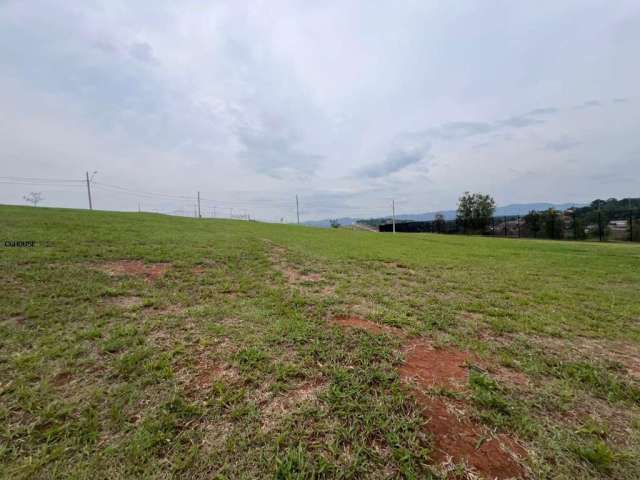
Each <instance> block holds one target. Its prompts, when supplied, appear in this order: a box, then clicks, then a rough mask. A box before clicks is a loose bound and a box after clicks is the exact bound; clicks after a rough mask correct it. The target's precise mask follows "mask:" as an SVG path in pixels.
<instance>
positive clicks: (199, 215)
mask: <svg viewBox="0 0 640 480" xmlns="http://www.w3.org/2000/svg"><path fill="white" fill-rule="evenodd" d="M198 218H202V215H201V214H200V192H198Z"/></svg>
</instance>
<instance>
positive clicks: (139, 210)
mask: <svg viewBox="0 0 640 480" xmlns="http://www.w3.org/2000/svg"><path fill="white" fill-rule="evenodd" d="M140 211H141V210H140V202H138V213H140Z"/></svg>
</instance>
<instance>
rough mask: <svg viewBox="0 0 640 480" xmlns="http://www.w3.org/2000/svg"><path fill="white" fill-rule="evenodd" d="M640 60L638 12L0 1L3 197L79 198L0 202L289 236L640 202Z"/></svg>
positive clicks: (273, 2) (553, 5) (487, 4)
mask: <svg viewBox="0 0 640 480" xmlns="http://www.w3.org/2000/svg"><path fill="white" fill-rule="evenodd" d="M639 57H640V2H638V0H630V1H611V0H606V1H588V0H579V1H575V2H573V1H567V0H563V1H557V0H554V1H535V2H533V1H531V2H513V1H468V2H465V1H451V2H449V1H447V2H442V1H439V2H427V1H422V0H420V1H399V0H394V1H388V2H382V1H371V0H368V1H362V2H358V1H345V0H340V1H335V2H334V1H331V0H329V1H326V0H325V1H322V2H315V1H297V2H293V1H291V2H287V1H277V0H267V1H263V2H262V1H254V2H246V3H245V2H241V1H239V0H233V1H229V2H225V1H220V2H215V1H210V2H202V1H201V0H198V1H196V0H191V1H190V0H187V1H185V0H183V1H180V2H174V1H171V2H165V1H161V0H153V1H151V0H149V1H146V0H144V1H143V0H139V1H135V2H131V1H120V0H108V1H85V0H83V1H76V2H73V1H61V0H60V1H48V0H44V1H38V0H20V1H12V0H9V1H7V0H0V112H1V114H0V167H1V168H0V176H1V177H3V178H0V182H14V183H15V182H16V181H18V180H19V179H15V178H14V179H9V178H6V177H29V178H52V179H61V180H65V181H66V183H63V182H59V184H57V185H55V186H52V185H44V186H32V185H15V184H14V185H12V184H9V183H0V202H1V203H24V202H23V201H22V195H24V194H26V193H28V192H29V191H41V192H43V196H44V197H45V201H44V202H43V205H49V206H68V207H82V208H84V207H86V204H87V200H86V190H84V189H83V187H82V184H81V183H79V182H77V183H76V182H71V181H67V179H68V180H81V179H82V178H84V175H85V171H89V172H90V173H91V172H93V171H96V170H97V171H98V173H97V174H96V175H95V177H94V181H95V182H96V183H95V184H94V203H95V206H96V208H100V209H123V210H135V209H137V207H138V201H141V202H142V207H143V208H144V209H148V210H151V209H158V210H160V211H167V212H168V211H172V210H181V209H184V210H186V211H188V212H193V204H194V201H193V199H192V198H178V197H180V196H183V195H187V196H194V195H195V192H196V191H198V190H200V191H201V192H202V196H203V198H206V199H207V200H206V202H203V210H204V212H205V213H206V214H209V213H212V207H213V206H214V205H215V206H216V207H217V212H216V213H218V214H219V215H220V214H224V215H227V216H228V215H229V213H230V211H229V208H230V207H233V209H234V214H235V213H243V211H244V210H245V209H246V211H247V212H248V213H250V214H251V215H252V216H254V217H257V218H262V219H269V220H274V219H275V220H279V219H280V218H281V217H284V218H285V221H292V220H293V219H294V217H295V195H296V194H298V195H299V196H300V200H301V205H302V210H303V219H317V218H326V217H334V216H346V215H352V216H368V215H383V214H388V211H389V210H390V203H391V199H394V198H395V199H396V202H397V204H398V210H399V212H400V213H410V212H422V211H432V210H439V209H449V208H455V205H456V200H457V198H458V196H459V195H460V194H461V193H462V192H463V191H465V190H470V191H480V192H486V193H490V194H492V195H493V196H494V197H495V199H496V201H497V202H498V204H500V205H505V204H508V203H521V202H531V201H552V202H581V201H590V200H592V199H593V198H595V197H610V196H616V197H624V196H630V195H634V196H640V181H639V179H640V128H639V127H640V96H639V95H638V88H639V85H640V61H639V60H638V59H639ZM25 183H28V182H25ZM114 187H121V188H126V189H131V190H134V191H138V192H150V193H161V194H164V195H167V197H160V196H135V195H134V194H132V193H130V192H129V191H128V190H127V191H125V190H118V189H116V188H114ZM174 196H175V198H174ZM205 207H206V208H205Z"/></svg>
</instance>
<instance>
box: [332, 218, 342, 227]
mask: <svg viewBox="0 0 640 480" xmlns="http://www.w3.org/2000/svg"><path fill="white" fill-rule="evenodd" d="M329 223H330V224H331V228H340V222H338V220H337V219H336V220H329Z"/></svg>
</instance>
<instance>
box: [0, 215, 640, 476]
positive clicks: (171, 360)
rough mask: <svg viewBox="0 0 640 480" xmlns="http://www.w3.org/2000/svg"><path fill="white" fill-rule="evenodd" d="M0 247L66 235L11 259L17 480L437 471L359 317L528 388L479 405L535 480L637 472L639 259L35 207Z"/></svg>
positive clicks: (5, 224) (9, 370) (625, 249)
mask: <svg viewBox="0 0 640 480" xmlns="http://www.w3.org/2000/svg"><path fill="white" fill-rule="evenodd" d="M0 233H1V235H0V237H1V238H0V240H1V241H3V242H4V240H37V241H49V242H51V245H49V246H39V247H36V248H33V249H17V248H2V249H1V250H0V271H1V272H2V279H3V280H2V282H3V286H2V290H0V474H2V475H3V476H6V477H11V478H20V477H32V476H34V477H39V478H51V477H54V476H74V477H78V478H84V477H89V476H90V477H93V478H126V477H131V476H155V477H161V476H167V475H180V476H187V477H202V478H205V477H206V478H212V477H215V476H219V477H220V478H254V477H273V476H274V475H276V476H278V477H279V478H297V477H298V476H302V477H310V476H312V475H317V476H325V477H330V478H333V477H344V478H358V477H362V476H368V477H371V478H386V477H388V476H393V475H397V476H403V477H408V478H411V477H418V478H421V477H424V476H427V475H430V474H431V473H430V472H431V468H430V467H429V447H430V441H429V438H428V437H427V436H425V434H424V433H422V430H421V428H420V425H421V423H422V421H423V419H422V416H421V413H420V409H419V408H418V407H417V406H416V405H415V403H414V401H413V399H412V397H411V395H410V394H409V393H408V391H407V390H406V389H405V388H404V387H402V385H401V384H400V382H399V380H398V377H397V374H396V371H395V368H396V366H397V365H398V364H399V362H401V360H402V358H401V355H400V354H399V353H398V346H399V345H398V341H397V340H395V339H393V338H389V337H386V336H384V335H370V334H368V333H365V332H360V331H340V330H339V329H337V328H328V327H327V324H326V320H327V318H330V317H331V316H333V315H337V314H343V313H351V314H353V313H355V314H358V315H360V316H363V317H366V318H368V319H370V320H373V321H376V322H379V323H386V324H390V325H394V326H397V327H400V328H402V329H404V330H406V331H407V332H408V333H409V334H410V335H425V336H429V337H430V338H433V339H434V341H436V342H438V343H451V344H454V345H457V346H459V347H460V348H466V349H469V350H472V351H474V352H475V353H476V354H478V355H479V356H481V357H482V358H484V359H485V360H486V361H487V362H489V363H490V364H491V363H493V364H495V365H503V366H508V367H509V368H510V369H512V370H513V371H517V372H522V373H524V374H526V375H527V378H528V379H529V383H528V384H526V385H525V386H523V385H521V384H514V383H510V382H509V381H508V379H502V378H499V377H498V376H496V377H495V378H494V380H495V382H492V381H477V378H476V377H473V376H472V379H474V378H475V380H474V381H473V385H472V386H471V387H472V392H473V393H472V395H471V401H472V402H473V405H474V408H475V415H476V416H477V418H478V419H480V420H481V421H483V422H485V423H486V424H488V425H490V426H491V427H492V428H495V429H496V430H501V431H506V432H509V433H511V434H513V435H515V436H517V437H518V438H519V439H521V440H522V441H523V442H524V443H525V444H526V446H527V448H528V450H529V451H530V453H531V455H530V458H529V460H528V466H529V468H530V469H531V471H532V472H533V476H534V477H536V478H602V477H611V478H637V477H636V473H637V471H639V469H640V461H639V460H638V458H639V456H640V413H639V410H640V383H639V382H638V381H637V379H634V378H633V377H631V376H629V375H628V374H627V372H626V370H625V368H624V367H623V365H622V364H621V363H620V361H621V359H622V360H624V359H625V358H627V359H628V358H631V360H634V359H635V360H637V359H638V343H639V341H640V322H639V319H640V295H638V292H639V287H640V247H639V246H638V245H614V244H605V245H601V244H589V243H569V242H546V241H528V240H522V241H515V240H505V239H489V238H465V237H460V236H456V237H450V236H432V235H411V234H405V235H403V234H398V235H396V236H392V235H377V234H372V233H367V232H357V231H349V230H343V229H340V230H337V231H336V230H318V229H311V228H302V227H293V226H281V225H266V224H257V223H253V222H251V223H248V222H238V221H224V220H216V221H211V220H201V221H197V220H192V219H182V218H169V217H164V216H159V215H152V214H124V213H106V212H91V213H90V212H86V211H73V210H55V209H30V208H21V207H0ZM0 247H2V245H0ZM120 259H143V260H144V261H145V262H148V263H153V262H170V263H171V268H170V269H169V271H168V273H167V275H166V276H165V277H164V278H162V279H160V280H158V281H156V282H147V281H145V280H144V279H141V278H137V277H117V276H108V275H106V274H105V273H104V272H102V271H100V269H99V267H100V265H101V263H103V262H105V261H113V260H120ZM194 267H196V268H197V271H196V273H194V270H193V269H194ZM283 272H284V274H283ZM287 272H289V276H287ZM311 273H313V274H317V275H316V276H315V277H312V276H305V274H311ZM306 279H314V280H317V279H320V280H319V281H306ZM118 299H125V300H128V301H126V302H125V301H122V302H120V301H118ZM615 352H618V353H619V352H623V353H624V354H626V355H627V356H626V357H624V356H621V355H622V354H620V355H618V354H615ZM212 372H213V373H212ZM489 376H491V373H489ZM309 392H311V393H312V394H310V393H309ZM444 393H446V392H444Z"/></svg>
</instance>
